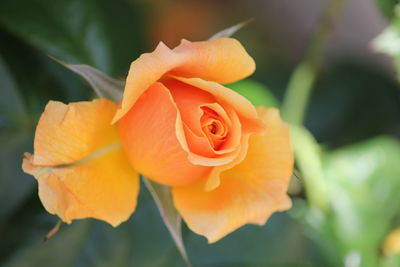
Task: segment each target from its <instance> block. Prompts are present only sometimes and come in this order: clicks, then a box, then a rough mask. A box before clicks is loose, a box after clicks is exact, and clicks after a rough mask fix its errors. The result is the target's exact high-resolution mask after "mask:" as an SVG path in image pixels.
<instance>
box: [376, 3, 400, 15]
mask: <svg viewBox="0 0 400 267" xmlns="http://www.w3.org/2000/svg"><path fill="white" fill-rule="evenodd" d="M375 3H376V5H377V6H378V7H379V8H380V10H381V12H382V13H383V14H384V15H385V16H386V17H389V18H390V17H392V16H393V13H394V7H395V6H396V4H397V3H398V1H397V0H375Z"/></svg>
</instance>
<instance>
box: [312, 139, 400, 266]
mask: <svg viewBox="0 0 400 267" xmlns="http://www.w3.org/2000/svg"><path fill="white" fill-rule="evenodd" d="M399 162H400V143H399V142H398V141H397V140H394V139H392V138H389V137H377V138H374V139H371V140H367V141H365V142H362V143H359V144H355V145H351V146H348V147H344V148H341V149H339V150H336V151H334V152H331V153H325V156H324V159H323V170H324V176H325V177H326V181H327V185H328V186H327V188H328V194H327V195H328V196H329V201H330V207H331V208H330V209H329V210H326V211H323V212H322V213H319V214H316V216H313V215H312V214H309V216H308V218H307V220H308V222H309V223H310V225H311V227H312V228H313V229H314V231H315V238H316V239H317V240H318V242H320V244H321V247H325V248H327V251H328V252H327V254H326V255H327V256H328V257H331V260H332V261H333V264H334V265H337V264H340V265H342V264H344V262H349V261H352V262H359V265H358V266H365V267H368V266H377V264H378V258H379V248H380V246H381V242H382V240H383V239H384V237H385V236H386V234H387V233H388V232H389V230H390V227H391V224H392V221H393V219H394V216H395V215H396V213H397V212H399V207H398V205H396V204H395V203H399V202H400V194H399V191H400V179H399V177H400V164H399ZM311 222H312V223H311ZM333 255H336V257H333ZM335 261H336V262H335Z"/></svg>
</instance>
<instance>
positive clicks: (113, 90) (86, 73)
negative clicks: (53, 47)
mask: <svg viewBox="0 0 400 267" xmlns="http://www.w3.org/2000/svg"><path fill="white" fill-rule="evenodd" d="M54 60H55V61H57V62H59V63H60V64H62V65H63V66H64V67H66V68H68V69H70V70H72V71H73V72H75V73H77V74H79V75H80V76H81V77H82V78H84V79H85V80H86V81H87V82H88V83H89V84H90V86H91V87H92V89H93V90H94V91H95V93H96V95H97V96H98V97H101V98H103V97H106V98H108V99H111V100H113V101H114V102H117V103H118V102H120V101H121V99H122V94H123V91H124V82H123V81H119V80H116V79H113V78H111V77H109V76H107V75H106V74H104V73H102V72H101V71H99V70H97V69H95V68H93V67H90V66H88V65H84V64H67V63H65V62H62V61H60V60H58V59H54Z"/></svg>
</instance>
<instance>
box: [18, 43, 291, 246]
mask: <svg viewBox="0 0 400 267" xmlns="http://www.w3.org/2000/svg"><path fill="white" fill-rule="evenodd" d="M254 69H255V64H254V61H253V59H252V58H251V57H250V56H249V55H248V54H247V52H246V51H245V50H244V48H243V47H242V45H241V44H240V43H239V42H238V41H237V40H235V39H231V38H221V39H217V40H213V41H206V42H189V41H185V40H184V41H182V43H181V45H179V46H178V47H176V48H175V49H173V50H171V49H169V48H168V47H166V46H165V45H164V44H162V43H160V45H159V46H158V47H157V48H156V50H155V51H154V52H152V53H148V54H143V55H142V56H141V57H140V58H138V59H137V60H136V61H134V62H133V63H132V65H131V68H130V71H129V74H128V77H127V80H126V85H125V91H124V96H123V99H122V102H121V103H120V105H119V107H118V108H117V109H116V107H115V105H114V104H112V103H110V102H109V101H107V100H95V101H93V102H81V103H74V104H70V105H68V106H66V105H63V104H61V103H56V102H50V103H49V105H48V106H47V107H46V110H45V112H44V113H43V115H42V118H41V120H40V121H39V125H38V128H37V131H36V137H35V154H34V155H33V156H30V155H28V156H27V158H26V159H25V160H24V164H23V168H24V170H25V171H26V172H28V173H31V174H33V175H34V176H35V177H36V178H37V179H38V181H39V195H40V197H41V200H42V202H43V203H44V205H45V207H46V209H47V210H48V211H49V212H51V213H55V214H57V215H58V216H60V217H61V218H62V219H63V220H64V221H66V222H70V221H71V220H72V219H77V218H83V217H94V218H98V219H101V220H105V221H107V222H109V223H111V224H113V225H117V224H119V223H120V222H122V221H124V220H126V219H127V218H128V217H129V215H130V214H131V213H132V212H133V211H134V209H135V206H136V197H137V192H138V187H139V184H138V176H137V173H136V171H137V172H139V173H142V174H144V175H145V176H147V177H148V178H149V179H152V180H154V181H156V182H158V183H161V184H164V185H168V186H171V187H172V195H173V201H174V204H175V207H176V208H177V210H178V212H179V213H180V214H181V216H182V217H183V219H184V220H185V222H186V223H187V225H188V226H189V228H191V229H192V230H193V231H194V232H196V233H199V234H201V235H204V236H206V237H207V238H208V240H209V242H215V241H217V240H219V239H220V238H222V237H223V236H225V235H226V234H228V233H230V232H232V231H234V230H235V229H237V228H238V227H240V226H242V225H244V224H246V223H255V224H264V223H265V221H266V220H267V219H268V217H269V216H270V215H271V214H272V213H273V212H275V211H280V210H284V209H287V208H289V207H290V205H291V202H290V199H289V198H288V197H287V195H286V191H287V187H288V182H289V178H290V176H291V172H292V166H293V155H292V152H291V148H290V142H289V133H288V127H287V125H286V124H285V123H283V122H282V121H281V120H280V118H279V113H278V111H277V110H275V109H266V108H261V107H260V108H259V109H258V110H256V109H255V107H254V106H253V105H252V104H251V103H250V102H249V101H248V100H247V99H245V98H244V97H242V96H241V95H239V94H237V93H235V92H234V91H232V90H230V89H228V88H226V87H224V86H222V85H221V84H219V83H231V82H235V81H238V80H240V79H243V78H245V77H247V76H248V75H250V74H252V73H253V72H254ZM114 113H115V114H114ZM112 117H113V119H112V122H113V123H114V124H113V125H111V124H110V122H111V118H112ZM117 128H118V130H119V135H120V142H121V143H122V147H123V150H124V151H122V150H121V147H119V146H118V145H117V143H116V142H118V139H119V138H118V135H117V134H116V131H117V130H116V129H117ZM124 153H125V154H126V156H127V157H125V156H124ZM128 161H129V163H130V164H128V163H127V162H128ZM60 166H61V167H63V168H60ZM130 166H133V168H134V169H135V170H136V171H135V170H133V169H132V168H131V167H130ZM113 207H118V208H115V209H113Z"/></svg>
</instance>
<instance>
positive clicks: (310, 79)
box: [282, 0, 346, 125]
mask: <svg viewBox="0 0 400 267" xmlns="http://www.w3.org/2000/svg"><path fill="white" fill-rule="evenodd" d="M345 1H346V0H331V1H330V2H329V4H328V6H327V8H326V9H325V11H324V13H323V14H322V17H321V21H320V24H319V27H318V28H317V30H316V31H315V33H314V35H313V36H312V38H311V41H310V45H309V47H308V52H307V54H306V55H305V58H304V60H303V61H302V62H301V63H300V64H299V65H298V66H297V67H296V69H295V70H294V72H293V74H292V76H291V78H290V80H289V83H288V87H287V90H286V95H285V98H284V101H283V105H282V113H283V118H284V119H285V120H286V121H287V122H289V123H291V124H294V125H301V124H303V120H304V116H305V113H306V109H307V105H308V100H309V98H310V94H311V89H312V87H313V85H314V82H315V78H316V75H317V70H318V67H319V65H320V63H321V58H322V55H323V48H324V46H325V43H326V41H327V40H328V37H329V35H330V33H331V31H332V27H333V24H334V22H335V21H336V18H337V17H338V15H339V14H340V11H341V10H342V7H343V6H344V3H345Z"/></svg>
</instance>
